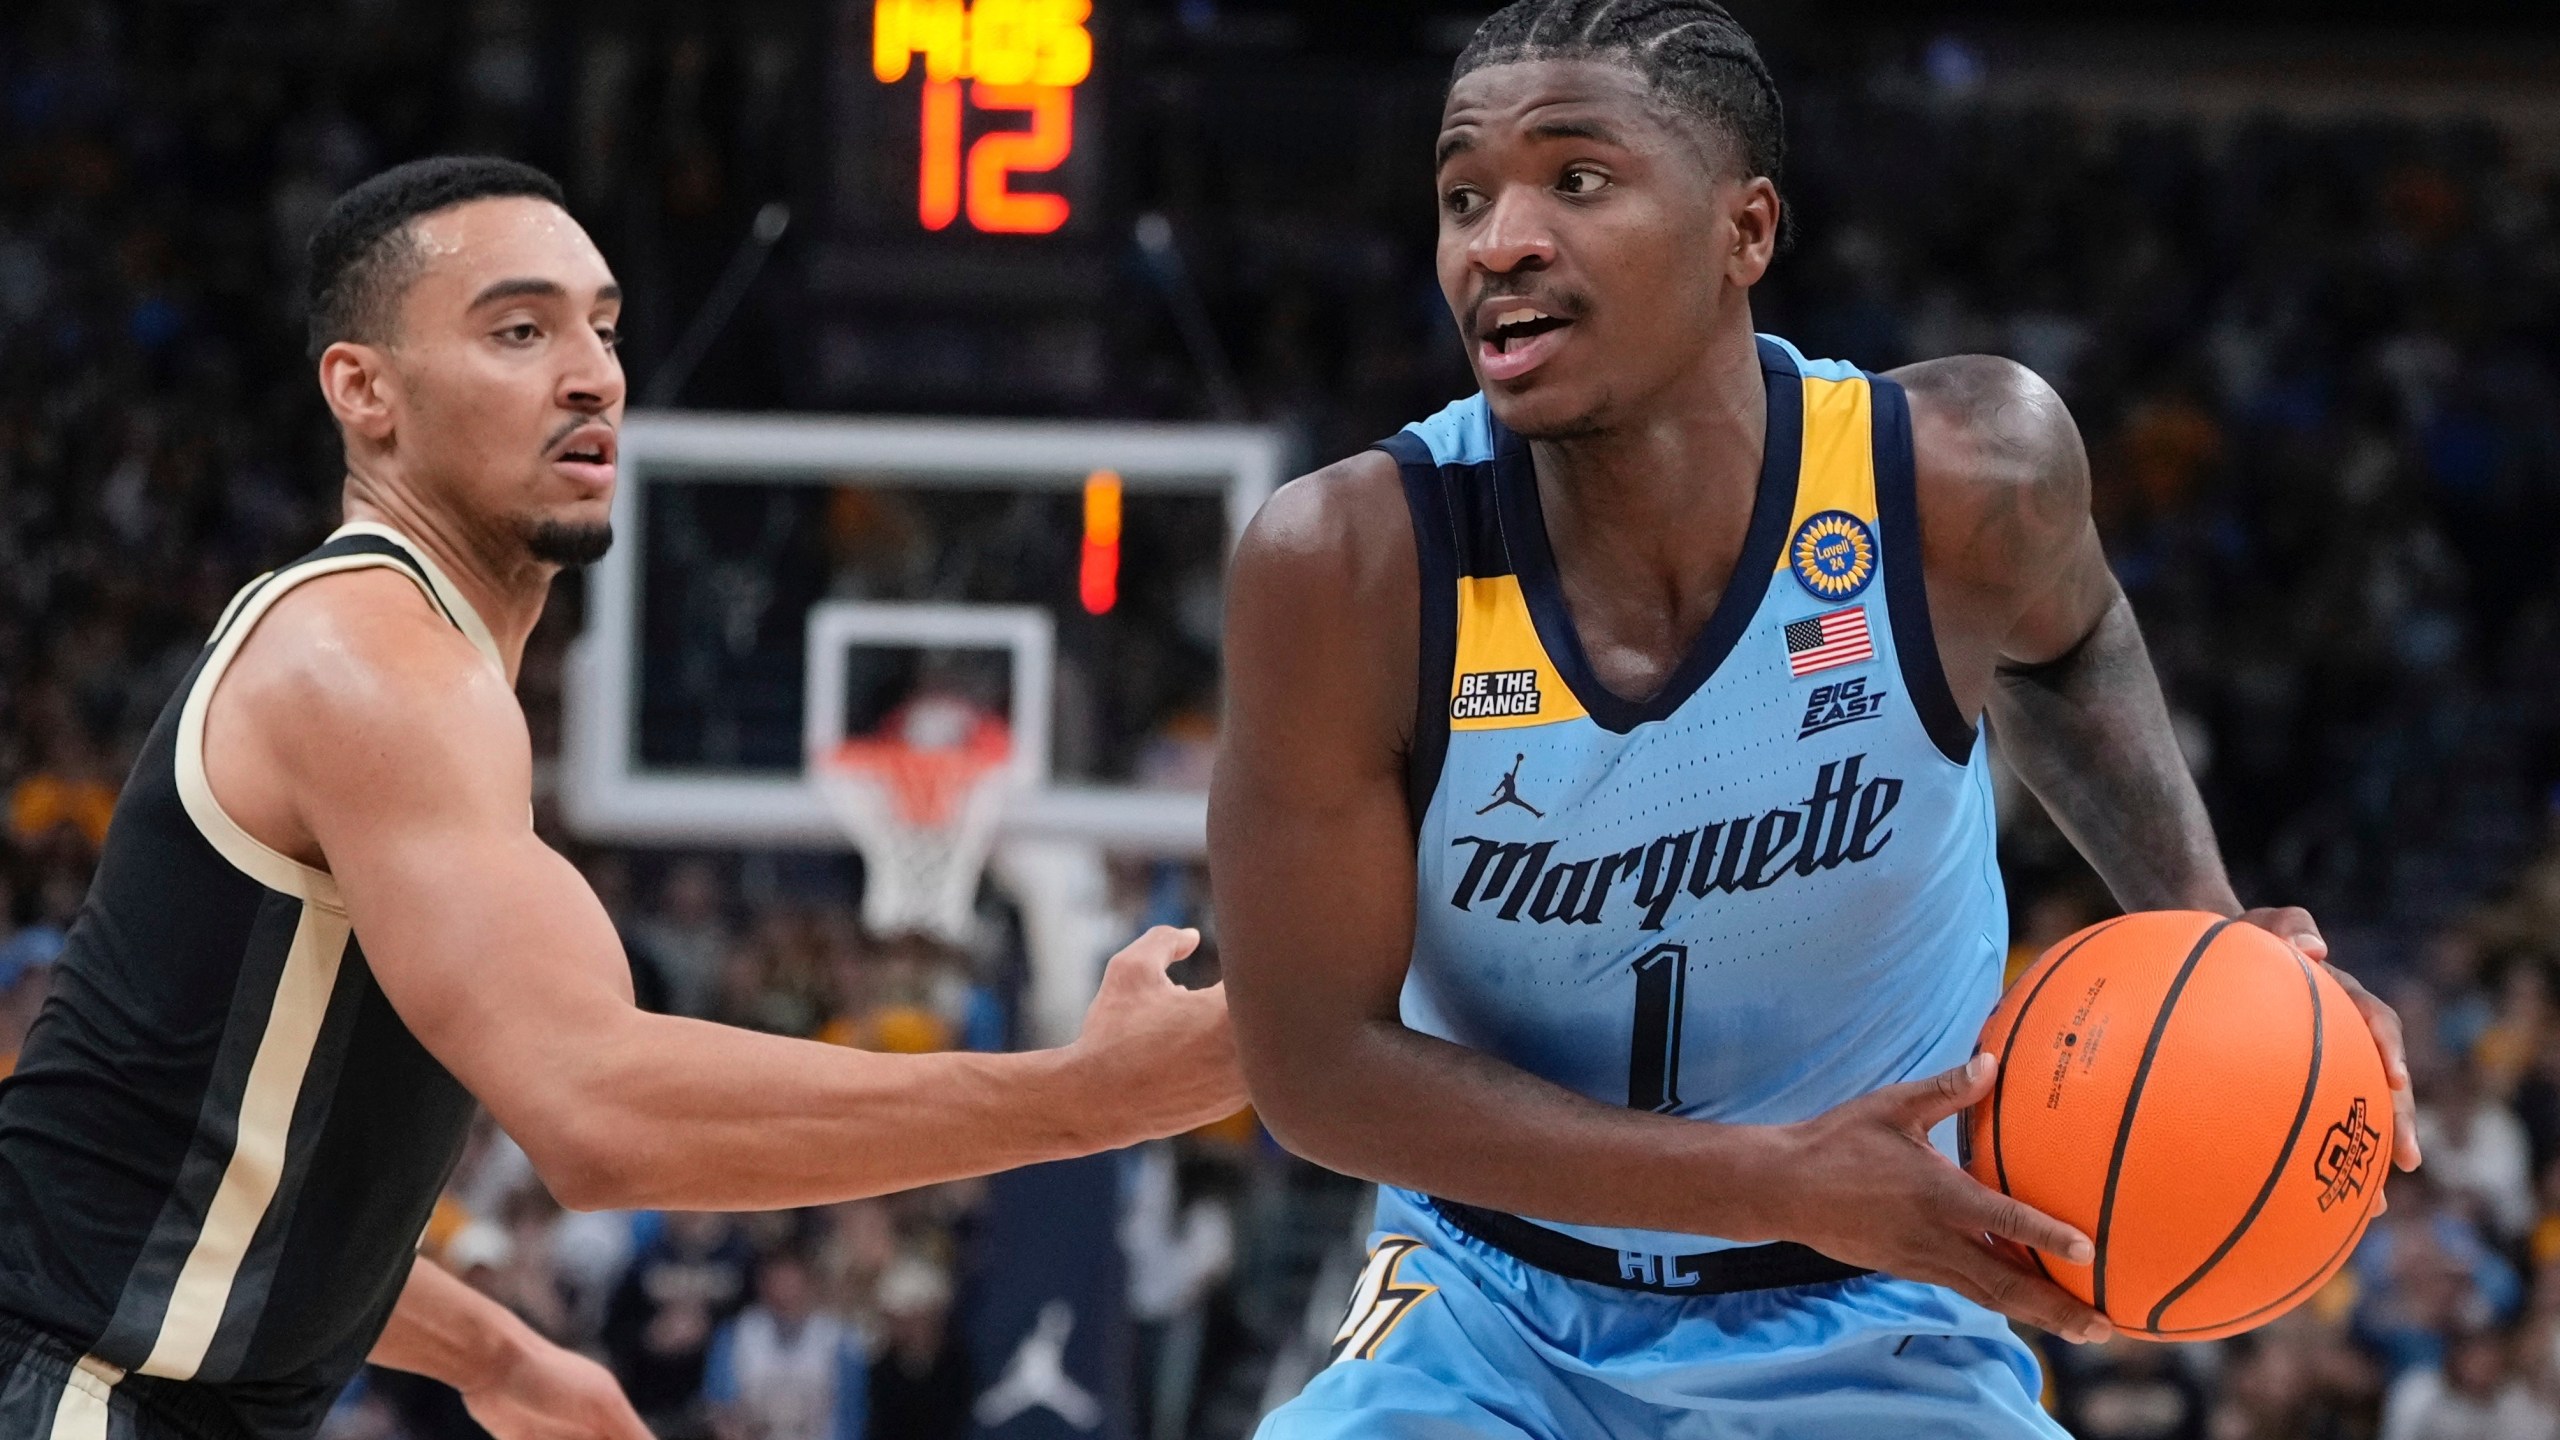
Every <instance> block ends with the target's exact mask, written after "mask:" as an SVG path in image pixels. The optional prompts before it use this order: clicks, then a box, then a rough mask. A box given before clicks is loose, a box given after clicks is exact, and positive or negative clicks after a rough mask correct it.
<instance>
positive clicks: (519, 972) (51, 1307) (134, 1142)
mask: <svg viewBox="0 0 2560 1440" xmlns="http://www.w3.org/2000/svg"><path fill="white" fill-rule="evenodd" d="M312 259H313V273H312V280H311V284H312V302H313V303H312V322H311V323H312V329H313V341H314V344H315V347H316V348H317V350H318V363H319V378H320V384H321V389H322V392H323V394H324V395H325V396H326V398H327V401H328V404H329V407H330V409H331V411H332V412H333V413H334V414H335V416H336V418H337V421H338V424H339V427H340V430H341V432H342V434H343V436H344V439H345V448H346V461H347V478H346V486H345V508H346V515H347V518H348V520H349V522H350V523H349V524H348V525H347V527H346V528H344V529H342V530H340V531H339V532H338V533H337V534H336V535H335V536H333V537H331V539H330V541H329V542H328V543H327V544H325V545H323V546H322V547H321V548H320V549H319V550H317V551H315V552H313V553H312V554H311V555H308V556H305V557H304V558H303V559H301V560H298V561H295V562H294V563H292V564H290V565H287V566H285V567H284V568H282V569H280V570H278V571H276V572H275V573H274V574H272V575H269V576H266V577H263V578H262V579H260V580H259V581H256V582H253V583H252V584H251V585H250V587H249V588H248V589H247V590H245V591H243V592H242V593H241V596H240V597H239V598H238V599H237V600H235V601H234V602H233V603H232V606H231V608H230V610H229V611H228V612H227V613H226V614H225V616H224V617H223V620H222V623H221V625H220V626H219V627H218V629H217V630H216V633H215V635H214V637H213V640H212V642H211V643H210V644H209V645H208V646H207V647H206V649H205V651H204V654H203V656H202V658H200V659H199V661H198V662H197V664H196V666H195V668H194V669H193V670H192V671H191V672H190V673H189V675H188V676H187V678H186V680H185V682H184V684H183V685H182V686H181V688H180V690H179V693H178V695H177V696H176V697H175V698H174V699H172V701H171V702H170V705H169V708H168V710H167V711H166V712H165V713H164V714H163V715H162V716H161V718H160V721H159V724H158V725H157V726H156V727H155V728H154V729H153V731H152V732H151V735H150V738H149V739H148V741H146V743H145V745H144V748H143V751H142V754H141V756H140V758H139V760H138V761H137V763H136V765H135V768H134V772H133V775H132V776H131V778H130V780H129V781H128V783H127V786H126V789H125V791H124V794H123V797H122V800H121V802H120V803H119V804H118V806H117V810H116V816H115V822H114V825H113V827H112V828H111V830H110V832H109V834H108V837H107V844H106V850H105V853H104V856H103V858H102V860H101V862H100V865H99V870H98V877H97V881H96V884H95V887H94V888H93V890H92V891H91V893H90V896H89V901H88V904H87V907H86V908H85V909H84V910H83V912H82V914H81V917H80V920H79V922H78V924H77V925H76V926H75V927H74V928H73V930H72V932H71V936H70V944H69V948H68V950H67V951H66V953H65V954H64V956H63V957H62V961H61V963H60V965H59V966H58V967H57V971H56V979H55V982H54V991H53V996H52V999H51V1000H50V1002H49V1003H48V1004H47V1006H46V1007H45V1009H44V1011H43V1013H42V1015H41V1017H40V1018H39V1019H38V1020H37V1022H36V1024H35V1027H34V1030H33V1032H32V1034H31V1035H30V1037H29V1040H28V1043H27V1046H26V1050H25V1053H24V1056H23V1058H22V1060H21V1062H20V1064H19V1068H18V1071H17V1074H16V1076H15V1077H14V1078H13V1079H12V1080H11V1081H10V1082H8V1084H7V1086H6V1088H5V1089H0V1437H9V1440H16V1437H30V1436H43V1437H51V1440H152V1437H168V1436H185V1437H190V1440H300V1437H304V1436H308V1435H310V1434H311V1433H312V1432H313V1431H314V1430H315V1429H317V1428H318V1426H319V1424H320V1422H321V1419H322V1417H323V1416H324V1414H325V1413H326V1412H327V1410H328V1407H329V1405H330V1403H331V1401H332V1400H333V1398H334V1397H335V1396H336V1395H337V1393H338V1391H339V1390H340V1389H341V1388H342V1387H343V1385H344V1384H345V1382H346V1381H347V1379H348V1377H349V1376H350V1375H352V1374H353V1373H354V1371H355V1369H356V1367H357V1366H358V1365H360V1364H361V1363H363V1362H364V1361H365V1360H366V1359H367V1358H368V1357H369V1358H371V1359H372V1360H374V1361H376V1362H378V1363H380V1364H384V1365H388V1366H392V1367H395V1368H399V1369H404V1370H414V1371H419V1372H422V1373H425V1374H428V1375H432V1376H435V1377H437V1378H439V1379H443V1380H445V1381H448V1382H449V1383H451V1384H453V1385H454V1386H455V1387H457V1388H458V1389H460V1390H461V1391H462V1393H463V1396H464V1399H465V1401H466V1403H467V1404H468V1405H469V1407H470V1410H471V1412H472V1414H473V1415H474V1416H476V1417H477V1418H478V1419H479V1420H480V1422H481V1423H482V1424H483V1425H485V1426H486V1427H487V1428H488V1429H490V1430H491V1431H492V1432H494V1433H495V1434H497V1435H498V1436H499V1437H500V1440H555V1437H556V1440H590V1437H612V1440H640V1437H642V1436H644V1435H645V1433H646V1432H645V1431H643V1430H642V1428H641V1426H640V1423H639V1421H638V1420H637V1419H636V1418H635V1417H634V1416H633V1414H632V1412H631V1408H630V1406H629V1405H628V1404H627V1403H626V1402H625V1401H624V1400H623V1398H622V1396H621V1394H620V1392H619V1391H618V1390H617V1389H616V1387H615V1386H614V1383H613V1381H612V1379H611V1378H610V1377H609V1376H608V1375H607V1374H606V1373H605V1372H604V1371H603V1370H602V1369H600V1368H599V1367H597V1366H595V1365H593V1364H592V1363H591V1362H588V1361H586V1360H584V1359H581V1358H579V1357H577V1356H574V1355H571V1354H569V1353H567V1352H566V1351H563V1350H560V1349H558V1348H556V1347H553V1346H551V1345H549V1344H547V1343H545V1342H543V1341H541V1340H540V1339H538V1338H536V1337H535V1336H534V1334H533V1333H532V1332H531V1331H530V1330H529V1329H527V1328H526V1327H525V1326H524V1325H523V1324H522V1323H520V1322H518V1321H517V1320H515V1319H514V1318H513V1317H511V1316H510V1315H508V1314H507V1312H506V1311H504V1310H502V1309H501V1308H500V1307H499V1306H497V1305H496V1304H495V1303H494V1302H492V1301H490V1300H487V1299H485V1298H483V1297H481V1296H480V1295H478V1294H477V1293H476V1292H474V1291H472V1290H470V1289H468V1288H467V1287H465V1286H464V1285H463V1284H462V1283H461V1282H460V1281H458V1280H456V1279H454V1278H453V1277H452V1276H450V1275H447V1274H445V1273H444V1272H442V1271H441V1270H439V1269H437V1268H436V1267H435V1266H434V1265H433V1264H431V1263H427V1262H424V1261H419V1260H417V1259H416V1258H415V1247H416V1245H417V1242H418V1237H419V1234H420V1232H421V1230H422V1229H423V1228H424V1226H425V1224H426V1221H427V1216H428V1212H429V1210H430V1208H431V1207H432V1206H433V1204H434V1201H435V1198H436V1194H437V1191H438V1190H439V1189H440V1188H441V1187H442V1185H443V1183H444V1180H445V1178H446V1176H447V1174H448V1173H449V1172H450V1170H451V1169H452V1166H453V1163H454V1160H455V1158H456V1154H457V1151H458V1149H459V1146H460V1144H461V1141H462V1136H463V1130H464V1126H465V1124H466V1123H467V1121H468V1119H469V1117H470V1114H471V1111H472V1108H473V1103H474V1101H475V1100H476V1101H477V1102H479V1103H480V1104H485V1105H487V1106H488V1107H489V1109H490V1110H491V1112H492V1113H493V1114H494V1115H495V1116H496V1117H497V1119H498V1120H499V1122H500V1123H501V1124H503V1125H504V1126H505V1127H506V1129H507V1131H508V1133H509V1134H511V1135H512V1136H514V1137H515V1139H516V1140H517V1141H519V1142H520V1143H521V1144H522V1145H523V1146H524V1148H525V1151H526V1152H527V1153H528V1154H529V1155H530V1156H531V1157H532V1159H533V1163H534V1166H535V1168H536V1169H537V1170H538V1171H539V1172H540V1174H541V1176H542V1178H543V1180H544V1181H545V1182H546V1183H547V1184H548V1185H549V1186H550V1187H551V1189H552V1191H553V1193H554V1194H556V1195H557V1196H558V1197H559V1198H560V1199H561V1200H563V1201H564V1202H566V1203H568V1204H570V1205H573V1206H578V1207H585V1208H594V1207H639V1206H651V1207H662V1208H670V1209H692V1210H707V1209H750V1208H760V1207H776V1206H794V1205H808V1204H816V1203H821V1202H826V1201H832V1200H839V1199H844V1198H847V1197H851V1196H858V1195H868V1194H879V1193H883V1192H888V1191H894V1190H901V1189H906V1188H910V1187H913V1186H917V1185H924V1184H930V1183H933V1182H936V1181H941V1180H948V1179H953V1178H957V1177H960V1176H967V1175H978V1174H985V1173H987V1172H990V1171H994V1170H1000V1169H1004V1168H1007V1167H1010V1166H1015V1165H1022V1164H1027V1163H1031V1162H1034V1161H1041V1160H1048V1159H1055V1158H1059V1157H1064V1156H1069V1155H1075V1154H1080V1153H1086V1152H1090V1151H1095V1150H1100V1149H1105V1148H1109V1147H1114V1146H1119V1145H1123V1144H1128V1143H1131V1142H1133V1141H1136V1140H1139V1139H1143V1138H1147V1137H1151V1136H1161V1135H1166V1134H1171V1133H1174V1132H1177V1131H1180V1130H1183V1129H1187V1128H1189V1127H1191V1126H1194V1125H1197V1124H1200V1123H1203V1122H1205V1121H1207V1120H1210V1119H1212V1118H1215V1117H1217V1116H1220V1115H1225V1114H1229V1113H1232V1112H1233V1111H1234V1110H1236V1109H1237V1108H1239V1107H1240V1106H1241V1105H1242V1104H1243V1099H1244V1097H1243V1088H1242V1083H1241V1081H1240V1079H1239V1078H1238V1076H1237V1073H1236V1066H1235V1058H1234V1043H1233V1040H1232V1037H1231V1036H1230V1033H1229V1031H1228V1028H1227V1018H1226V1002H1225V998H1224V996H1223V995H1222V994H1220V993H1217V992H1214V991H1189V990H1185V989H1183V988H1182V987H1180V986H1179V985H1177V984H1175V983H1173V982H1172V981H1171V980H1170V979H1168V978H1167V977H1166V975H1165V973H1164V971H1165V967H1166V966H1167V965H1168V964H1170V963H1171V962H1172V961H1174V960H1175V959H1178V958H1179V957H1181V956H1182V955H1184V954H1186V953H1188V951H1189V950H1190V948H1191V946H1192V944H1193V943H1194V942H1195V940H1196V936H1193V935H1191V934H1190V933H1189V932H1180V931H1172V930H1164V929H1159V930H1157V931H1154V932H1151V933H1150V934H1148V935H1147V936H1145V937H1143V938H1141V939H1140V940H1138V941H1137V942H1136V943H1134V944H1132V945H1131V946H1130V947H1129V948H1128V949H1127V950H1125V951H1123V952H1122V953H1121V954H1120V955H1118V956H1116V957H1114V959H1113V961H1112V963H1111V965H1110V967H1109V969H1108V971H1107V973H1106V975H1105V978H1104V981H1103V986H1102V993H1101V996H1100V997H1099V998H1098V999H1097V1000H1096V1001H1095V1002H1094V1006H1093V1009H1092V1011H1091V1012H1090V1013H1089V1014H1088V1015H1087V1017H1086V1021H1085V1027H1084V1032H1083V1034H1082V1035H1081V1036H1080V1037H1079V1038H1078V1039H1077V1040H1076V1042H1075V1043H1074V1044H1072V1045H1069V1046H1066V1047H1064V1048H1062V1049H1059V1050H1052V1051H1044V1052H1035V1053H1029V1054H1011V1055H928V1056H891V1055H875V1054H868V1053H864V1052H861V1051H854V1050H845V1049H839V1048H836V1047H834V1046H829V1045H822V1044H817V1043H813V1042H809V1041H801V1040H790V1039H783V1038H779V1037H775V1036H769V1035H757V1034H750V1033H748V1032H745V1031H741V1030H732V1029H727V1028H723V1027H720V1026H715V1025H710V1024H705V1023H703V1022H699V1021H693V1020H684V1019H675V1018H669V1017H665V1016H658V1015H650V1014H646V1013H643V1012H642V1011H640V1010H639V1009H637V1008H636V1007H635V1006H634V1005H633V1004H632V992H631V982H630V971H629V968H628V965H627V964H626V962H625V960H624V957H623V954H622V951H621V947H620V945H619V943H618V942H617V941H616V939H615V935H614V930H613V927H612V925H611V923H610V922H609V921H608V920H607V919H606V917H605V912H604V910H603V908H602V906H601V905H599V904H598V903H597V900H596V898H595V896H594V894H593V893H592V892H590V891H589V890H588V889H587V887H586V885H585V884H584V883H583V882H582V881H581V880H580V879H579V877H578V875H577V873H576V871H574V870H573V869H571V868H570V866H569V865H568V863H567V862H566V861H564V860H563V859H562V858H561V857H560V856H559V855H557V854H555V853H554V852H552V851H551V850H550V849H549V848H548V847H546V846H545V845H543V843H542V842H541V841H540V840H538V839H537V838H536V837H535V835H534V833H533V828H532V823H531V798H532V753H531V746H530V743H529V741H528V738H527V734H526V729H525V722H524V716H523V713H522V712H521V710H519V708H518V707H517V704H516V700H515V696H514V693H513V689H512V682H513V680H514V677H515V672H516V667H517V665H518V663H519V661H520V660H521V658H522V655H523V651H524V643H525V637H526V635H527V634H528V633H529V632H530V631H531V630H532V629H533V626H534V622H535V621H536V619H538V618H539V616H540V615H541V612H542V605H543V600H544V596H545V594H546V592H547V591H548V589H549V586H550V582H551V578H552V576H554V575H555V574H557V573H559V571H560V569H561V568H562V567H563V566H564V565H570V564H577V563H581V562H584V561H587V560H592V559H594V558H595V557H596V556H597V555H599V554H601V553H602V552H603V550H604V548H605V546H606V544H607V543H608V541H609V538H610V532H609V531H608V529H607V526H606V516H607V514H608V505H609V502H610V500H611V495H612V489H613V479H614V469H613V465H614V431H615V426H616V424H617V423H618V422H619V421H620V419H621V416H622V407H623V378H622V367H621V364H620V362H619V361H618V360H617V359H616V358H615V354H614V341H615V334H614V327H615V320H616V316H617V313H618V311H619V310H620V300H621V293H620V291H619V289H618V288H617V287H616V286H615V284H614V281H613V275H612V272H611V271H610V270H609V269H607V268H606V265H605V263H604V259H603V257H602V256H601V255H599V254H598V253H597V251H596V248H595V246H594V245H593V244H592V243H591V242H590V241H589V240H588V238H587V236H586V234H585V232H584V231H582V230H581V229H579V227H578V225H577V222H576V221H574V220H572V219H571V218H570V217H569V215H568V213H567V211H566V210H565V209H564V208H563V205H562V201H561V196H560V192H559V190H558V188H557V187H556V186H555V185H554V184H553V183H552V182H551V181H550V180H549V178H548V177H545V176H543V175H542V174H540V173H539V172H537V171H532V170H529V169H526V168H524V167H522V166H518V165H513V164H509V163H507V162H503V161H490V160H455V159H443V160H433V161H423V162H419V163H416V164H413V165H408V166H403V167H400V168H399V169H396V170H393V171H390V172H387V173H385V174H383V175H380V176H377V177H375V178H374V179H373V180H370V181H368V182H366V183H365V184H363V185H360V186H358V187H357V188H356V189H355V190H353V191H351V192H349V193H348V194H347V195H346V196H345V197H343V198H342V199H341V200H340V201H339V202H338V204H337V206H336V207H335V208H334V209H333V210H332V212H331V213H330V215H329V216H328V218H327V219H326V220H325V221H324V222H323V223H322V225H321V227H320V230H319V232H318V234H317V235H316V236H315V237H314V239H313V242H312Z"/></svg>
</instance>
